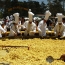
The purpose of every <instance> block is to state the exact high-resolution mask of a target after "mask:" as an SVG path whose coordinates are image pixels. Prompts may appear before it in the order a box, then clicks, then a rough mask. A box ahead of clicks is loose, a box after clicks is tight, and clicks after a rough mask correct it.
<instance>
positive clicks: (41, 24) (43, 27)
mask: <svg viewBox="0 0 65 65" xmlns="http://www.w3.org/2000/svg"><path fill="white" fill-rule="evenodd" d="M46 28H47V24H46V23H44V21H43V20H42V21H40V22H39V25H38V31H39V35H40V36H46Z"/></svg>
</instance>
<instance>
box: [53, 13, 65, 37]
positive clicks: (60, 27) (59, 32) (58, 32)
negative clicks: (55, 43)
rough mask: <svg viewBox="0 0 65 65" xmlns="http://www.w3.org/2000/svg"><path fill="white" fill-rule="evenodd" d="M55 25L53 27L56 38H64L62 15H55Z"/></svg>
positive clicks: (64, 29) (64, 26)
mask: <svg viewBox="0 0 65 65" xmlns="http://www.w3.org/2000/svg"><path fill="white" fill-rule="evenodd" d="M56 16H57V18H58V19H57V23H56V25H55V27H54V33H55V36H56V37H65V25H64V24H63V22H62V17H63V14H62V13H57V14H56Z"/></svg>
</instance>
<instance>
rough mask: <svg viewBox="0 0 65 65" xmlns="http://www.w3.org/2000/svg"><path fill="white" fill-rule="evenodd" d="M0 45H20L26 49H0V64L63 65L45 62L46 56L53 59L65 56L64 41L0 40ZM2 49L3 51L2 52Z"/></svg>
mask: <svg viewBox="0 0 65 65" xmlns="http://www.w3.org/2000/svg"><path fill="white" fill-rule="evenodd" d="M0 45H12V46H13V45H18V46H19V45H20V46H28V47H29V49H28V48H27V47H20V48H19V47H17V48H13V47H12V48H10V47H6V48H5V47H4V48H2V47H0V51H2V52H0V62H4V63H5V62H7V63H9V64H10V65H65V62H64V61H62V60H54V61H53V62H52V63H49V62H47V61H46V58H47V57H48V56H52V57H53V58H55V59H58V58H60V56H61V55H62V54H65V40H58V39H57V40H54V39H40V38H34V39H23V40H22V39H6V40H5V41H4V40H2V39H1V40H0ZM2 49H4V51H3V50H2Z"/></svg>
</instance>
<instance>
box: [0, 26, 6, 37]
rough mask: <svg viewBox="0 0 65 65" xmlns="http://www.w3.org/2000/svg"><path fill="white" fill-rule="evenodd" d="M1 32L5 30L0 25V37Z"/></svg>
mask: <svg viewBox="0 0 65 65" xmlns="http://www.w3.org/2000/svg"><path fill="white" fill-rule="evenodd" d="M2 32H4V33H5V32H6V31H5V30H4V29H3V28H2V26H1V25H0V37H2Z"/></svg>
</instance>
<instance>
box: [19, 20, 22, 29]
mask: <svg viewBox="0 0 65 65" xmlns="http://www.w3.org/2000/svg"><path fill="white" fill-rule="evenodd" d="M21 27H22V26H21V21H19V22H18V28H19V30H21Z"/></svg>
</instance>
